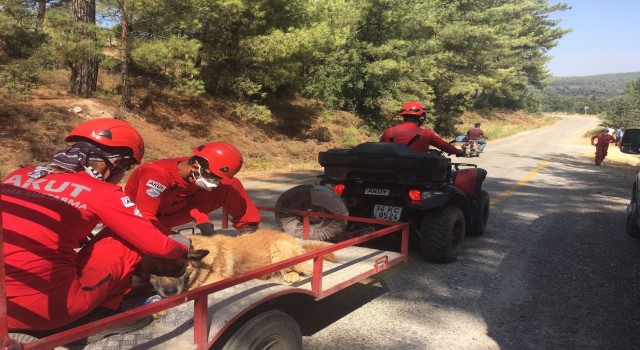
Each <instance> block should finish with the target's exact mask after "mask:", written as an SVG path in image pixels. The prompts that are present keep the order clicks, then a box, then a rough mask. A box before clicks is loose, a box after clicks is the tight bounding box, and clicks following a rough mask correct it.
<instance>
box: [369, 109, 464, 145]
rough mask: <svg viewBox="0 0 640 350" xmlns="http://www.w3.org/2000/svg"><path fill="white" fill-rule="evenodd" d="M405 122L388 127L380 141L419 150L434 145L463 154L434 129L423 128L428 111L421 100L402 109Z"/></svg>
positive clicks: (401, 112) (401, 113)
mask: <svg viewBox="0 0 640 350" xmlns="http://www.w3.org/2000/svg"><path fill="white" fill-rule="evenodd" d="M400 115H401V116H402V118H403V120H404V123H402V124H400V125H397V126H394V127H391V128H388V129H387V130H385V131H384V132H383V133H382V135H381V136H380V142H397V143H404V144H406V145H408V146H409V147H410V148H411V149H413V150H414V151H417V152H427V151H428V150H429V146H434V147H436V148H438V149H440V150H441V151H443V152H445V153H449V154H455V155H462V154H463V153H464V152H463V151H462V150H460V149H458V148H456V147H455V146H453V145H452V144H450V143H448V142H447V141H445V140H443V139H442V138H440V136H439V135H438V134H437V133H436V132H435V131H433V130H427V129H422V128H421V126H422V124H423V123H424V122H425V121H426V115H427V111H426V108H425V107H424V106H423V105H422V104H421V103H420V102H407V103H405V104H404V105H402V109H401V110H400Z"/></svg>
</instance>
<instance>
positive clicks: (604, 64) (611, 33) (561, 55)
mask: <svg viewBox="0 0 640 350" xmlns="http://www.w3.org/2000/svg"><path fill="white" fill-rule="evenodd" d="M559 2H563V3H565V4H568V5H569V6H571V9H570V10H566V11H559V12H556V13H554V14H553V15H552V18H556V19H560V20H561V22H560V23H559V27H561V28H565V29H568V28H571V29H572V32H571V33H568V34H566V35H565V36H564V37H562V38H561V39H560V40H559V41H558V45H557V46H556V47H554V48H553V49H551V50H549V52H548V55H549V56H550V57H551V61H549V63H547V69H548V70H549V72H550V73H551V75H553V76H556V77H569V76H586V75H597V74H608V73H628V72H640V0H564V1H561V0H549V4H550V5H554V4H557V3H559Z"/></svg>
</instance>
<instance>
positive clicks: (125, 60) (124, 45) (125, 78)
mask: <svg viewBox="0 0 640 350" xmlns="http://www.w3.org/2000/svg"><path fill="white" fill-rule="evenodd" d="M120 26H121V27H122V31H121V32H120V59H121V61H122V69H121V71H120V75H121V79H122V93H121V95H120V109H121V110H122V109H124V110H131V107H132V104H131V83H130V82H129V45H128V40H127V39H128V38H129V11H128V8H127V3H126V1H125V2H124V3H123V5H122V18H121V21H120Z"/></svg>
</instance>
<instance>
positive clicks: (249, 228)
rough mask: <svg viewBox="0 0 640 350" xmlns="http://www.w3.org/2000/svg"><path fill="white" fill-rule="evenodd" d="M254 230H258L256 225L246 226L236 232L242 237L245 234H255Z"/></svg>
mask: <svg viewBox="0 0 640 350" xmlns="http://www.w3.org/2000/svg"><path fill="white" fill-rule="evenodd" d="M256 230H258V225H247V226H244V227H242V228H239V229H238V232H239V233H240V234H241V235H244V234H245V233H253V232H256Z"/></svg>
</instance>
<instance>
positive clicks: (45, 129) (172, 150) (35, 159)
mask: <svg viewBox="0 0 640 350" xmlns="http://www.w3.org/2000/svg"><path fill="white" fill-rule="evenodd" d="M67 82H68V73H66V72H64V71H58V72H48V73H47V74H46V76H44V80H43V84H42V85H41V86H40V87H39V88H38V89H37V90H35V91H33V94H32V95H33V99H32V100H31V101H28V102H20V101H19V99H17V98H14V97H13V96H10V95H4V96H0V136H2V139H1V140H0V162H1V163H0V176H2V177H4V176H5V175H6V174H7V173H8V172H10V171H12V170H13V169H15V168H17V167H20V166H26V165H33V164H39V163H44V162H47V161H48V160H49V158H50V156H51V154H52V153H53V152H55V151H56V150H58V149H59V148H61V147H63V146H64V143H63V142H62V141H61V140H62V138H63V136H64V135H65V134H66V133H67V132H68V131H70V130H71V129H72V128H73V126H75V125H76V124H77V123H79V122H80V121H82V120H86V119H90V118H98V117H113V116H114V115H115V114H116V112H117V110H118V105H119V95H118V93H117V91H118V89H119V86H118V84H119V79H118V78H117V76H114V75H108V74H100V76H99V82H98V87H99V90H98V92H97V93H96V96H95V97H94V98H92V99H82V98H77V97H75V96H70V95H68V94H67V93H66V85H67ZM134 83H135V82H134ZM139 85H144V86H146V87H145V88H140V87H139V86H135V87H134V89H133V91H134V96H133V97H132V102H133V104H134V109H133V111H132V112H131V113H129V114H128V116H127V121H128V122H130V123H131V124H132V125H133V126H134V127H136V129H138V130H139V131H140V133H141V134H142V136H143V137H144V139H145V144H146V154H145V161H151V160H155V159H160V158H168V157H178V156H183V155H188V154H190V152H191V149H192V148H193V147H194V146H197V145H199V144H201V143H204V142H209V141H226V142H230V143H233V144H234V145H236V146H237V147H238V148H239V149H240V151H242V153H243V156H244V159H245V165H244V167H243V170H242V172H241V174H242V176H248V175H250V174H256V173H263V172H269V171H274V170H290V169H298V168H317V167H318V164H317V156H318V152H320V151H323V150H327V149H331V148H350V147H353V146H355V145H357V144H359V143H361V142H365V141H376V140H377V138H378V136H379V135H378V133H376V132H371V131H369V130H367V129H365V128H363V127H362V125H361V122H360V119H359V118H357V117H355V116H353V115H351V114H349V113H345V112H331V113H329V112H326V111H324V110H323V107H322V106H321V105H320V104H318V103H317V102H314V101H310V100H306V99H302V98H298V99H296V100H294V101H288V102H282V101H272V102H270V103H269V108H270V110H271V111H272V113H273V116H272V119H273V123H271V124H266V125H265V124H259V123H254V124H251V123H243V122H241V121H240V120H239V118H238V117H237V116H236V115H235V114H234V113H233V111H234V109H235V108H236V107H237V106H234V103H233V102H230V101H225V100H219V99H210V98H209V99H205V98H190V97H183V96H173V95H170V94H165V93H161V92H158V91H156V90H155V89H153V85H151V88H149V87H148V86H149V85H148V84H139ZM76 106H77V107H81V108H82V112H81V113H79V114H73V113H72V112H71V111H70V109H71V108H72V107H76ZM463 121H464V123H463V124H462V125H461V126H460V127H459V128H458V131H459V132H460V133H462V134H463V133H466V130H467V129H468V128H469V127H471V126H472V125H473V123H474V122H476V121H478V122H481V123H482V128H483V130H485V132H486V133H487V134H488V135H489V137H490V138H492V139H495V138H499V137H502V136H506V135H511V134H513V133H516V132H519V131H523V130H527V129H531V128H536V127H539V126H541V125H545V124H549V123H552V122H553V121H555V120H554V119H553V118H548V117H543V116H530V115H525V114H521V113H496V114H494V115H492V116H491V117H481V116H479V115H477V114H467V115H465V116H464V117H463ZM450 136H452V135H445V137H450Z"/></svg>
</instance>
